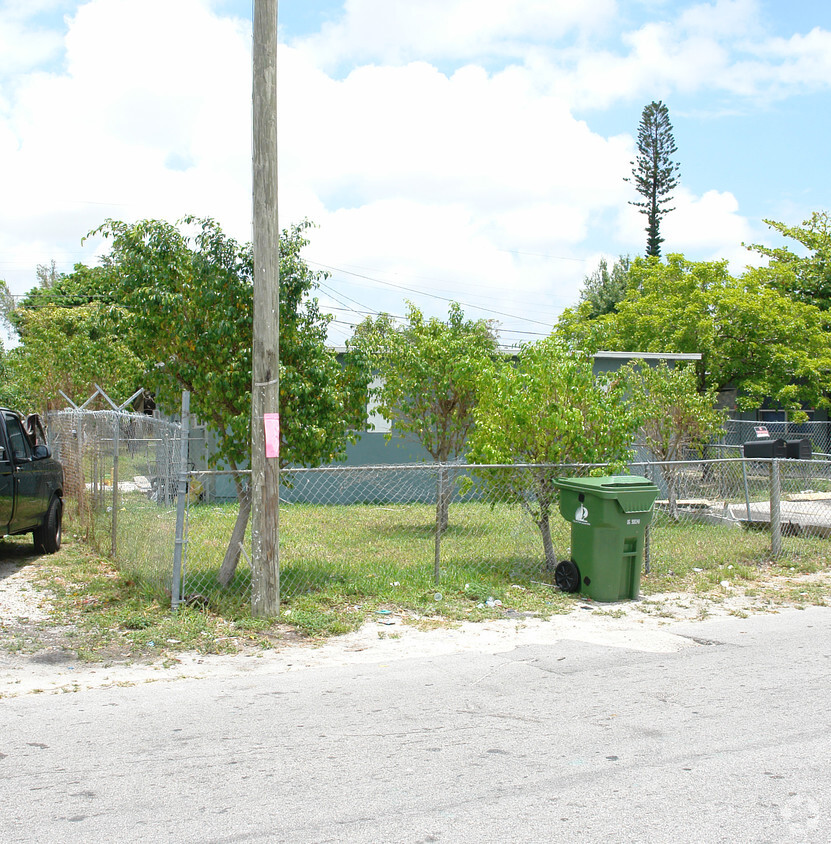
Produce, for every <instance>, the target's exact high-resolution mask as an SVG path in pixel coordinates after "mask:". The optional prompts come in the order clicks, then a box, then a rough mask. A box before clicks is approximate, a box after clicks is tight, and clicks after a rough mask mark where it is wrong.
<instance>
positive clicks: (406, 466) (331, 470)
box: [188, 457, 829, 477]
mask: <svg viewBox="0 0 831 844" xmlns="http://www.w3.org/2000/svg"><path fill="white" fill-rule="evenodd" d="M773 462H777V463H786V464H793V465H810V464H814V465H816V464H820V465H827V464H828V462H829V461H828V460H817V459H812V460H797V459H786V458H770V457H753V458H750V457H723V458H718V459H715V460H652V461H640V462H637V463H629V464H627V466H626V468H625V469H623V470H621V471H620V472H618V474H622V473H625V472H626V470H627V469H628V470H629V471H633V470H644V469H647V468H649V467H652V466H666V467H673V466H678V467H695V466H702V467H703V466H713V465H714V464H725V465H733V466H735V465H739V464H741V463H757V464H758V463H762V464H767V463H773ZM608 466H609V464H608V463H378V464H371V465H366V466H315V467H306V466H297V467H287V468H283V469H281V470H280V472H281V474H286V475H306V474H310V475H313V474H324V473H326V474H360V473H362V472H372V471H376V472H389V471H392V470H395V471H400V472H424V471H434V470H435V469H456V470H470V471H476V470H482V469H487V470H491V469H492V470H507V469H510V470H514V471H516V470H520V469H525V470H539V469H551V470H555V471H568V470H573V469H581V470H586V469H604V468H606V467H608ZM188 474H189V475H190V476H191V477H208V476H212V475H228V476H230V475H238V476H239V475H242V476H247V475H250V474H251V470H250V469H237V470H233V469H191V470H189V471H188Z"/></svg>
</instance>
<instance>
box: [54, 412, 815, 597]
mask: <svg viewBox="0 0 831 844" xmlns="http://www.w3.org/2000/svg"><path fill="white" fill-rule="evenodd" d="M47 421H48V426H49V439H50V445H51V446H52V449H53V453H54V454H55V456H56V457H57V458H58V459H60V460H61V462H62V463H63V465H64V472H65V478H66V486H65V502H66V503H65V514H66V516H67V528H68V529H70V530H75V531H77V532H78V534H79V535H81V536H82V537H83V538H84V539H85V540H87V541H88V542H90V543H91V544H92V545H93V546H94V547H95V548H96V549H97V550H98V551H100V552H102V553H104V554H107V555H111V556H112V557H113V558H114V559H115V561H116V563H117V564H118V566H119V567H120V568H121V569H122V570H123V571H124V572H125V573H126V574H128V576H130V577H133V578H135V579H136V580H138V581H140V582H141V583H143V584H145V585H147V586H148V588H150V589H152V590H154V591H155V592H156V593H157V594H158V595H159V596H160V598H161V599H162V600H164V599H169V600H171V601H172V603H173V605H174V606H176V605H178V603H180V602H197V603H199V602H201V601H203V600H205V599H206V598H207V599H209V598H210V596H213V595H218V594H222V595H223V596H224V597H225V598H227V597H228V596H231V597H232V598H233V599H234V600H236V601H237V602H238V604H239V605H240V606H242V605H245V604H247V602H248V600H249V597H250V585H251V570H250V554H251V540H250V526H249V528H248V530H247V531H246V532H245V534H244V538H243V539H242V541H241V542H237V543H236V546H237V547H235V548H232V549H231V554H230V555H228V546H229V542H230V540H231V536H232V533H233V531H234V527H235V524H236V522H237V517H238V514H239V503H238V492H239V490H243V491H247V489H248V483H249V479H250V476H249V473H248V472H238V473H231V472H219V471H214V472H211V471H194V470H193V468H192V467H190V466H188V465H184V464H183V462H182V460H183V458H182V457H181V455H182V437H183V432H182V427H181V426H180V425H178V424H175V423H171V422H165V421H162V420H160V419H157V418H153V417H149V416H143V415H139V414H133V413H124V412H116V411H95V412H92V411H77V410H72V411H62V412H60V413H52V414H50V416H49V418H48V420H47ZM197 436H198V434H197ZM192 437H193V433H191V444H192V445H193V442H192ZM200 450H201V451H202V452H204V444H202V448H201V449H200V448H195V449H192V450H191V453H192V454H195V453H198V452H200ZM707 453H708V455H712V454H717V453H720V454H735V450H733V449H729V448H728V449H721V450H720V451H717V450H716V449H715V448H708V452H707ZM603 471H604V467H603V466H574V465H567V466H518V465H510V466H469V465H455V464H454V465H435V464H433V465H430V464H420V465H411V466H400V465H399V466H357V467H356V466H329V467H325V468H320V469H287V470H284V471H283V472H281V489H280V593H281V598H282V599H283V600H288V601H290V600H292V599H294V598H296V597H298V596H303V595H304V594H307V593H310V592H320V591H322V590H328V591H330V592H332V593H333V594H334V593H336V594H338V595H339V596H340V597H341V598H346V599H348V598H349V597H350V596H355V601H356V603H357V602H359V601H360V596H362V595H367V594H378V592H379V590H380V591H383V590H384V589H389V588H393V587H395V586H396V584H402V583H404V582H405V581H406V582H407V583H409V584H410V585H416V586H418V587H419V588H421V589H423V590H425V591H429V590H436V591H437V593H438V592H440V591H441V590H442V589H445V588H450V586H449V585H451V584H457V583H461V584H462V585H464V584H465V583H468V582H471V581H473V580H477V579H478V580H483V581H485V580H487V581H489V582H493V581H495V580H498V581H500V582H505V583H514V584H518V585H522V584H524V583H525V584H527V583H529V582H544V583H552V582H553V571H552V570H551V569H552V562H556V561H558V560H562V559H568V558H569V557H570V548H569V546H570V524H569V523H568V522H567V521H566V520H565V519H563V518H562V517H561V516H560V513H559V508H558V501H557V497H556V491H555V488H554V487H553V483H552V482H553V480H554V478H556V477H560V476H579V475H586V474H589V473H594V474H602V473H603ZM628 471H630V472H631V473H633V474H637V475H642V476H645V477H647V478H648V479H649V480H651V481H652V482H653V483H655V484H656V485H657V486H658V488H659V490H660V493H659V497H658V500H657V501H656V503H655V513H654V518H653V523H652V526H651V527H650V528H649V541H648V543H647V552H646V559H645V564H646V567H647V571H649V570H650V569H654V570H655V571H671V570H672V569H673V567H676V568H677V567H678V565H679V563H680V562H681V561H683V562H684V564H686V565H688V566H701V567H706V566H707V565H708V564H709V563H711V562H712V560H713V559H714V558H717V559H719V560H721V561H723V562H724V564H725V565H727V564H733V565H736V566H739V565H758V564H759V563H760V562H763V561H765V560H769V559H771V558H772V557H779V556H781V555H788V556H791V557H799V556H800V555H805V556H806V557H808V556H813V557H815V558H818V557H819V558H824V556H825V555H826V553H827V546H828V539H829V536H831V462H829V461H826V460H818V459H813V460H747V459H743V458H740V457H735V456H733V457H728V458H723V457H720V458H718V459H707V460H689V461H684V462H675V463H655V462H639V463H633V464H631V465H630V466H629V467H628ZM177 504H178V505H179V509H178V514H177ZM177 515H178V517H179V518H178V519H177ZM437 527H438V529H437ZM237 558H238V562H236V565H235V566H234V565H233V562H234V560H235V559H237ZM229 559H230V560H231V566H230V567H229V565H228V561H229ZM708 561H709V563H708ZM223 562H224V563H225V566H224V570H225V574H226V575H230V576H229V578H228V582H227V583H226V584H225V585H221V584H220V571H221V570H222V569H223ZM174 569H175V573H174ZM696 570H697V569H696Z"/></svg>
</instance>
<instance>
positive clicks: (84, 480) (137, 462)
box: [46, 410, 182, 593]
mask: <svg viewBox="0 0 831 844" xmlns="http://www.w3.org/2000/svg"><path fill="white" fill-rule="evenodd" d="M46 423H47V428H48V436H49V445H50V447H51V449H52V453H53V455H54V456H55V457H56V458H57V459H58V460H60V461H61V463H62V464H63V469H64V519H65V522H66V524H65V529H68V530H72V531H74V532H76V533H77V534H78V535H79V536H81V537H82V538H83V539H84V540H85V541H86V542H88V543H89V544H90V545H92V546H93V547H94V548H95V549H96V550H98V551H99V552H101V553H102V554H106V555H109V556H112V557H113V559H114V560H115V561H116V562H117V564H118V565H119V567H120V568H121V569H122V571H124V572H125V573H126V574H128V576H133V577H135V578H136V579H139V580H141V581H142V582H143V583H146V584H148V585H149V586H150V587H151V588H155V589H157V590H159V591H166V592H167V593H169V592H170V588H171V570H172V568H171V567H172V559H173V549H174V546H175V535H176V497H177V485H178V477H179V472H180V469H181V465H180V453H181V438H182V429H181V426H180V425H178V424H176V423H173V422H167V421H164V420H162V419H158V418H154V417H152V416H146V415H143V414H137V413H127V412H124V411H114V410H100V411H90V410H65V411H53V412H51V413H49V414H48V416H47V418H46Z"/></svg>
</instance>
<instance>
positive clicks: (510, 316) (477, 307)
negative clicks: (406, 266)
mask: <svg viewBox="0 0 831 844" xmlns="http://www.w3.org/2000/svg"><path fill="white" fill-rule="evenodd" d="M307 263H309V264H314V265H315V266H316V267H322V268H323V269H326V270H331V271H332V272H337V273H343V274H344V275H349V276H353V277H354V278H362V279H364V280H365V281H371V282H373V283H374V284H383V285H385V286H386V287H393V288H395V289H396V290H406V291H407V292H408V293H417V294H418V295H419V296H427V297H429V298H431V299H439V300H440V301H442V302H457V303H458V304H460V305H464V306H465V307H466V308H473V309H474V310H478V311H483V312H484V313H488V314H495V315H496V316H501V317H506V318H507V319H518V320H522V321H523V322H532V323H535V324H536V325H546V326H547V325H550V323H547V322H543V321H542V320H538V319H531V318H530V317H524V316H519V315H518V314H508V313H505V312H504V311H497V310H496V309H494V308H485V307H483V306H482V305H474V304H472V303H470V302H460V301H459V300H458V299H455V298H449V297H447V296H439V295H438V294H437V293H427V292H425V291H424V290H418V289H417V288H415V287H407V286H406V285H403V284H395V283H393V282H391V281H384V280H383V279H380V278H373V277H372V276H368V275H364V274H363V273H355V272H351V271H350V270H344V269H342V268H341V267H333V266H331V265H329V264H321V263H320V262H319V261H308V260H307ZM318 283H319V282H318Z"/></svg>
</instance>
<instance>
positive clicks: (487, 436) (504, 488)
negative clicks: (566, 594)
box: [468, 337, 640, 569]
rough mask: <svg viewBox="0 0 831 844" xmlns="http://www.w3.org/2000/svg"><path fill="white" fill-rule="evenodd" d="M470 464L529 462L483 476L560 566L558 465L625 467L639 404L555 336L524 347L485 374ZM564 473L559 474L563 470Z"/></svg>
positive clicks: (615, 378) (619, 382) (621, 381)
mask: <svg viewBox="0 0 831 844" xmlns="http://www.w3.org/2000/svg"><path fill="white" fill-rule="evenodd" d="M474 417H475V421H476V427H475V428H474V429H473V431H472V433H471V435H470V450H469V453H468V460H469V461H470V462H472V463H518V464H530V465H528V466H526V467H524V468H517V469H505V470H498V471H494V470H489V471H488V473H487V474H486V475H483V476H482V479H483V481H484V483H485V485H486V489H487V490H488V491H489V493H490V495H491V497H492V498H493V499H494V500H505V498H506V497H507V498H508V499H509V500H512V501H515V502H518V503H519V504H521V505H522V507H523V508H525V510H526V511H527V512H528V513H529V514H530V515H531V517H532V518H533V520H534V522H535V523H536V525H537V527H538V528H539V531H540V535H541V536H542V542H543V550H544V553H545V561H546V564H547V565H548V566H549V568H552V569H553V568H554V566H555V565H556V562H557V560H556V555H555V551H554V546H553V543H552V540H551V528H550V520H551V510H552V507H553V506H554V505H555V504H556V502H557V490H556V488H555V487H554V483H553V481H554V476H555V473H556V472H557V471H558V469H557V468H556V467H557V466H558V465H559V464H563V463H612V464H618V465H620V464H622V463H624V462H625V460H626V459H627V458H628V457H629V455H630V454H631V448H632V444H633V442H634V436H635V431H636V430H637V428H638V425H639V423H640V416H639V414H638V406H637V404H636V402H634V401H633V399H632V396H631V394H630V393H629V392H628V391H627V385H626V379H625V378H621V377H619V375H617V374H604V375H600V376H598V377H595V376H594V375H593V374H592V359H591V357H590V356H588V355H582V354H578V353H575V352H572V351H571V350H569V349H568V348H567V347H566V346H565V345H564V344H563V343H562V342H561V341H560V340H559V339H557V338H556V337H548V338H546V339H544V340H541V341H539V342H538V343H533V344H530V345H527V346H523V347H522V349H521V351H520V353H519V355H518V358H517V360H516V362H502V363H499V364H494V365H492V366H491V367H490V368H489V369H488V370H486V371H485V372H484V373H483V375H482V377H481V386H480V398H479V403H478V405H477V407H476V410H475V411H474ZM559 471H560V473H562V470H561V469H560V470H559Z"/></svg>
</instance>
